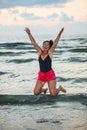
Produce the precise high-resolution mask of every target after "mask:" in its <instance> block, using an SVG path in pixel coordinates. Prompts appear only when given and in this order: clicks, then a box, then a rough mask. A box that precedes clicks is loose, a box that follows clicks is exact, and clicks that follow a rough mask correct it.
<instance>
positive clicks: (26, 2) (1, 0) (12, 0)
mask: <svg viewBox="0 0 87 130" xmlns="http://www.w3.org/2000/svg"><path fill="white" fill-rule="evenodd" d="M70 1H72V0H0V8H12V7H17V6H26V7H29V6H46V5H55V6H56V5H59V6H60V4H64V3H67V2H70Z"/></svg>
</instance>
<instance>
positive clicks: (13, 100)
mask: <svg viewBox="0 0 87 130" xmlns="http://www.w3.org/2000/svg"><path fill="white" fill-rule="evenodd" d="M56 102H80V103H82V104H84V105H87V93H83V94H76V95H75V94H66V95H65V94H61V95H58V96H56V97H52V96H50V95H46V96H44V95H42V94H41V95H38V96H35V95H0V105H5V104H9V105H10V104H13V105H14V104H23V105H24V104H29V105H35V104H49V103H56Z"/></svg>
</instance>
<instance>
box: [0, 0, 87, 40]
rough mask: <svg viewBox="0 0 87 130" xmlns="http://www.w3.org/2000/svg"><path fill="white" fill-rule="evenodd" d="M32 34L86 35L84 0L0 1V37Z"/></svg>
mask: <svg viewBox="0 0 87 130" xmlns="http://www.w3.org/2000/svg"><path fill="white" fill-rule="evenodd" d="M25 27H29V28H30V30H31V31H32V33H33V34H34V35H35V36H40V35H44V36H45V35H46V36H47V35H48V34H50V36H51V35H53V36H54V35H56V34H57V33H58V32H59V30H60V29H61V28H62V27H64V29H65V30H64V34H66V35H69V34H70V35H74V34H77V35H78V34H81V35H83V34H87V0H0V40H1V39H2V38H6V37H7V38H11V37H16V38H17V37H18V38H19V37H20V38H21V37H23V36H25V35H24V28H25Z"/></svg>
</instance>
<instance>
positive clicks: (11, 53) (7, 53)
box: [0, 51, 26, 56]
mask: <svg viewBox="0 0 87 130" xmlns="http://www.w3.org/2000/svg"><path fill="white" fill-rule="evenodd" d="M25 53H26V52H9V51H8V52H0V56H19V55H22V54H25Z"/></svg>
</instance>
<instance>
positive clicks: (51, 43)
mask: <svg viewBox="0 0 87 130" xmlns="http://www.w3.org/2000/svg"><path fill="white" fill-rule="evenodd" d="M49 43H50V48H51V47H52V45H53V41H52V40H50V41H49Z"/></svg>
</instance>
